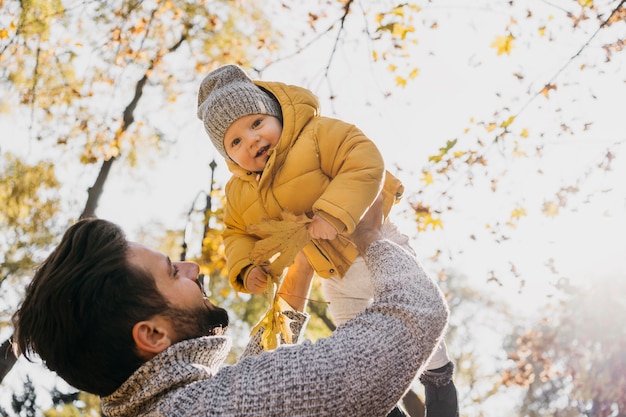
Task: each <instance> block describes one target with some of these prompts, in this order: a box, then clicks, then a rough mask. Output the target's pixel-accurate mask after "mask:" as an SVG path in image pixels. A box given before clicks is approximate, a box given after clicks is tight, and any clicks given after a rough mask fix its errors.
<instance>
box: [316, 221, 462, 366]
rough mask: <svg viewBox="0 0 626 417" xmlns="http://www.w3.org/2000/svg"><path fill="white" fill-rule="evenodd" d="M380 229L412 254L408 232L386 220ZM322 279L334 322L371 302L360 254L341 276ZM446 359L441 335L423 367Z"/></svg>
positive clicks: (446, 352)
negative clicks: (405, 232) (437, 344)
mask: <svg viewBox="0 0 626 417" xmlns="http://www.w3.org/2000/svg"><path fill="white" fill-rule="evenodd" d="M381 232H382V235H383V237H384V238H386V239H389V240H391V241H392V242H395V243H397V244H398V245H400V246H402V247H403V248H404V249H406V250H407V251H408V252H409V253H411V254H412V255H415V251H414V250H413V248H411V246H410V245H409V238H408V236H406V235H404V234H402V233H400V232H399V231H398V228H397V227H396V226H395V225H394V224H393V223H390V222H389V221H387V222H385V224H383V226H382V229H381ZM321 281H322V293H323V294H324V298H325V299H326V301H328V302H329V303H330V304H329V305H328V310H329V311H330V314H332V316H333V319H334V321H335V324H336V325H337V326H340V325H341V324H343V323H345V322H346V321H347V320H349V319H351V318H352V317H355V316H356V315H357V314H359V313H360V312H361V311H363V310H364V309H365V308H366V307H367V306H369V305H370V304H371V303H372V296H373V289H372V283H371V281H370V274H369V270H368V269H367V265H365V260H364V259H363V258H362V257H361V256H359V257H357V258H356V260H355V261H354V263H353V264H352V266H351V267H350V269H348V272H346V275H345V276H344V277H343V278H339V277H331V278H327V279H322V280H321ZM448 362H450V358H449V357H448V351H447V349H446V344H445V341H444V340H443V339H442V340H441V342H440V343H439V346H438V347H437V348H436V349H435V351H434V352H433V354H432V356H431V357H430V361H429V363H428V365H427V366H426V369H437V368H441V367H442V366H444V365H445V364H447V363H448Z"/></svg>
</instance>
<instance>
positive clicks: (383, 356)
mask: <svg viewBox="0 0 626 417" xmlns="http://www.w3.org/2000/svg"><path fill="white" fill-rule="evenodd" d="M381 213H382V208H381V204H380V199H379V201H378V202H377V204H375V205H374V206H372V208H371V209H370V210H369V211H368V213H367V214H366V216H365V217H364V219H363V221H362V222H361V224H360V225H359V227H358V228H357V230H356V231H355V233H354V234H353V235H352V240H353V242H354V243H355V244H356V246H357V248H358V249H359V251H360V252H361V254H362V255H363V256H364V258H365V259H366V262H367V264H368V267H369V268H370V270H371V274H372V283H373V286H374V294H375V295H374V302H373V304H372V305H371V306H370V307H369V308H368V309H367V310H365V312H364V313H363V314H361V315H359V316H357V317H356V318H354V319H353V320H350V321H348V322H347V323H345V324H344V325H343V326H341V327H340V328H338V329H337V330H336V331H335V332H334V333H333V335H331V336H330V337H328V338H326V339H322V340H319V341H317V342H316V343H315V344H312V343H309V342H304V343H302V344H298V345H291V346H283V347H280V348H278V349H276V350H274V351H271V352H263V353H261V354H258V355H252V356H245V357H244V358H243V359H241V360H240V362H239V363H237V364H235V365H231V366H222V365H223V361H224V359H225V357H226V355H227V353H228V351H229V348H230V340H229V339H228V338H227V337H226V336H224V335H223V332H224V330H225V328H226V327H227V325H228V315H227V313H226V311H225V310H224V309H222V308H220V307H217V306H215V305H213V304H212V303H210V302H209V301H208V300H206V299H205V298H204V297H203V294H202V291H201V288H200V286H199V284H198V281H197V275H198V266H197V265H195V264H193V263H187V262H171V261H170V260H169V258H167V257H166V256H165V255H163V254H161V253H158V252H155V251H152V250H150V249H148V248H146V247H144V246H141V245H139V244H136V243H132V242H128V241H127V240H126V238H125V236H124V234H123V233H122V231H121V230H120V229H119V227H117V226H116V225H114V224H112V223H109V222H107V221H105V220H98V219H89V220H83V221H79V222H78V223H76V224H75V225H73V226H72V227H70V228H69V229H68V231H67V232H66V233H65V235H64V237H63V239H62V240H61V243H60V244H59V245H58V247H57V248H56V249H55V250H54V251H53V253H52V254H51V255H50V256H49V257H48V259H47V260H46V261H45V262H44V263H43V264H42V266H41V267H40V268H39V269H38V271H37V272H36V274H35V277H34V278H33V281H32V282H31V284H30V285H29V286H28V288H27V291H26V296H25V298H24V301H23V302H22V304H21V306H20V308H19V310H18V311H17V312H16V314H15V316H14V319H13V320H14V325H15V329H16V336H15V342H16V343H17V346H18V347H19V349H20V350H21V351H22V352H23V353H24V354H25V355H26V356H27V357H28V356H29V355H31V356H32V354H34V353H36V354H38V355H39V356H40V357H41V358H42V359H43V361H44V362H45V364H46V365H47V366H48V367H49V368H50V369H52V370H54V371H56V372H57V373H58V374H59V376H61V377H62V378H64V379H65V380H66V381H67V382H68V383H70V384H72V385H73V386H75V387H76V388H79V389H82V390H85V391H88V392H92V393H95V394H98V395H100V396H102V397H103V398H102V410H103V413H104V414H105V415H107V416H108V417H116V416H192V415H193V416H196V415H203V416H204V415H216V416H217V415H219V416H248V415H256V416H283V415H284V416H325V415H328V416H331V415H332V416H385V415H387V413H389V411H390V410H392V409H393V408H394V405H395V404H396V403H397V402H398V401H399V400H400V398H401V397H402V396H403V394H404V393H405V392H406V390H407V389H408V388H409V386H410V384H411V382H412V381H413V380H414V378H415V377H416V376H417V375H418V374H420V373H421V372H422V371H423V368H424V364H425V363H426V362H427V360H428V358H429V356H430V355H431V353H432V351H433V349H434V347H435V346H436V345H437V343H438V342H439V340H440V338H441V335H442V332H443V330H444V328H445V326H446V323H447V318H448V310H447V307H446V304H445V302H444V300H443V297H442V294H441V293H440V291H439V289H438V287H437V286H436V285H435V284H434V283H433V282H432V281H431V280H430V278H428V277H427V275H426V274H425V272H424V271H423V269H422V268H421V266H420V265H419V264H418V262H417V261H416V260H415V259H414V258H412V257H411V256H410V255H408V254H407V253H406V252H405V251H404V250H403V249H402V248H400V247H399V246H397V245H396V244H394V243H392V242H390V241H386V240H384V239H382V238H381V234H380V223H381V218H382V214H381ZM285 281H286V283H285V285H288V286H289V290H288V291H285V292H287V293H289V294H290V295H285V296H284V298H285V301H286V303H287V305H286V308H285V310H286V311H285V312H284V313H283V314H286V315H288V316H289V317H290V319H292V320H293V323H292V328H294V334H295V336H296V337H297V336H298V334H299V332H300V329H301V328H302V326H303V325H304V322H305V320H306V315H305V314H303V313H300V312H298V311H296V310H303V308H304V303H303V302H302V301H301V300H300V298H299V297H300V295H301V294H306V293H307V292H308V287H309V285H310V281H309V282H292V281H290V280H289V279H288V278H286V279H285ZM298 300H300V301H298ZM289 307H291V308H289ZM258 343H259V341H258V339H257V340H255V339H253V340H251V342H250V345H249V346H250V347H251V349H249V350H248V352H253V351H256V352H258V351H259V350H260V349H258ZM407 358H412V360H409V361H407Z"/></svg>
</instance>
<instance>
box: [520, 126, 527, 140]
mask: <svg viewBox="0 0 626 417" xmlns="http://www.w3.org/2000/svg"><path fill="white" fill-rule="evenodd" d="M520 136H521V137H523V138H527V137H528V129H526V128H523V129H522V132H521V133H520Z"/></svg>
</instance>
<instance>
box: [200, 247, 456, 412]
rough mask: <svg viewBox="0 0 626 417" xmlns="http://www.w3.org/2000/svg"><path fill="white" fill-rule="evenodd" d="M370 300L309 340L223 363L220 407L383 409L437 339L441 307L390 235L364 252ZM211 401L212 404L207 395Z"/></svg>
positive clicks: (217, 379) (218, 378)
mask: <svg viewBox="0 0 626 417" xmlns="http://www.w3.org/2000/svg"><path fill="white" fill-rule="evenodd" d="M365 259H366V262H367V264H368V267H369V268H370V270H371V279H372V284H373V287H374V302H373V303H372V305H371V306H370V307H368V308H367V309H366V310H365V311H364V312H363V313H361V314H360V315H358V316H357V317H356V318H354V319H352V320H349V321H348V322H346V323H345V324H344V325H342V326H340V327H339V328H338V329H337V330H336V331H335V332H334V333H333V334H332V335H331V336H330V337H328V338H326V339H321V340H319V341H317V342H316V343H314V344H313V343H310V342H304V343H302V344H299V345H293V346H282V347H280V348H278V349H277V350H275V351H273V352H263V353H261V354H260V355H258V356H254V357H248V358H245V359H243V360H242V361H240V362H239V363H238V364H237V365H234V366H230V367H226V368H223V369H222V370H220V372H218V373H217V375H215V376H214V378H213V381H212V382H213V383H214V384H217V385H218V386H224V387H228V392H229V394H228V395H225V396H220V398H211V399H210V401H211V403H212V404H213V405H216V406H218V407H219V409H220V410H221V415H261V414H259V412H260V411H259V410H263V412H262V414H263V415H274V416H279V415H289V416H298V415H315V416H331V415H332V416H365V415H368V416H370V415H371V416H376V415H381V416H384V415H386V413H388V412H389V411H390V410H391V409H392V408H393V406H394V405H395V404H396V402H397V401H399V400H400V398H401V397H402V395H403V394H404V393H405V392H406V390H407V389H408V388H409V386H410V384H411V382H412V381H413V380H414V378H415V377H416V376H417V375H418V374H419V373H420V372H421V371H423V369H424V366H425V363H426V361H427V360H428V358H429V356H430V355H431V353H432V352H433V350H434V348H435V347H436V345H437V343H438V342H439V340H440V338H441V336H442V333H443V330H444V328H445V326H446V324H447V319H448V309H447V306H446V304H445V301H444V299H443V295H442V294H441V292H440V290H439V289H438V287H437V286H436V285H435V283H434V282H433V281H432V280H431V279H430V278H429V277H428V276H427V274H426V273H425V272H424V270H423V268H422V267H421V265H420V264H419V263H418V262H417V261H416V260H415V258H413V257H412V256H410V255H409V254H408V253H407V252H406V251H405V250H404V249H402V248H401V247H400V246H398V245H396V244H395V243H392V242H389V241H385V240H381V241H377V242H374V243H372V244H371V245H370V246H369V248H368V250H367V252H366V255H365ZM216 401H217V402H218V403H219V404H216V403H215V402H216Z"/></svg>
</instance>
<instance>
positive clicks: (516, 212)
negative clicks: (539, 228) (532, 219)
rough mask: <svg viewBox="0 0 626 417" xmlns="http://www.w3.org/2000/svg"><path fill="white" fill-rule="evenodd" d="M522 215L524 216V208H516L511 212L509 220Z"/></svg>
mask: <svg viewBox="0 0 626 417" xmlns="http://www.w3.org/2000/svg"><path fill="white" fill-rule="evenodd" d="M522 216H526V209H524V208H516V209H515V210H513V211H512V212H511V220H519V219H520V217H522Z"/></svg>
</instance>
